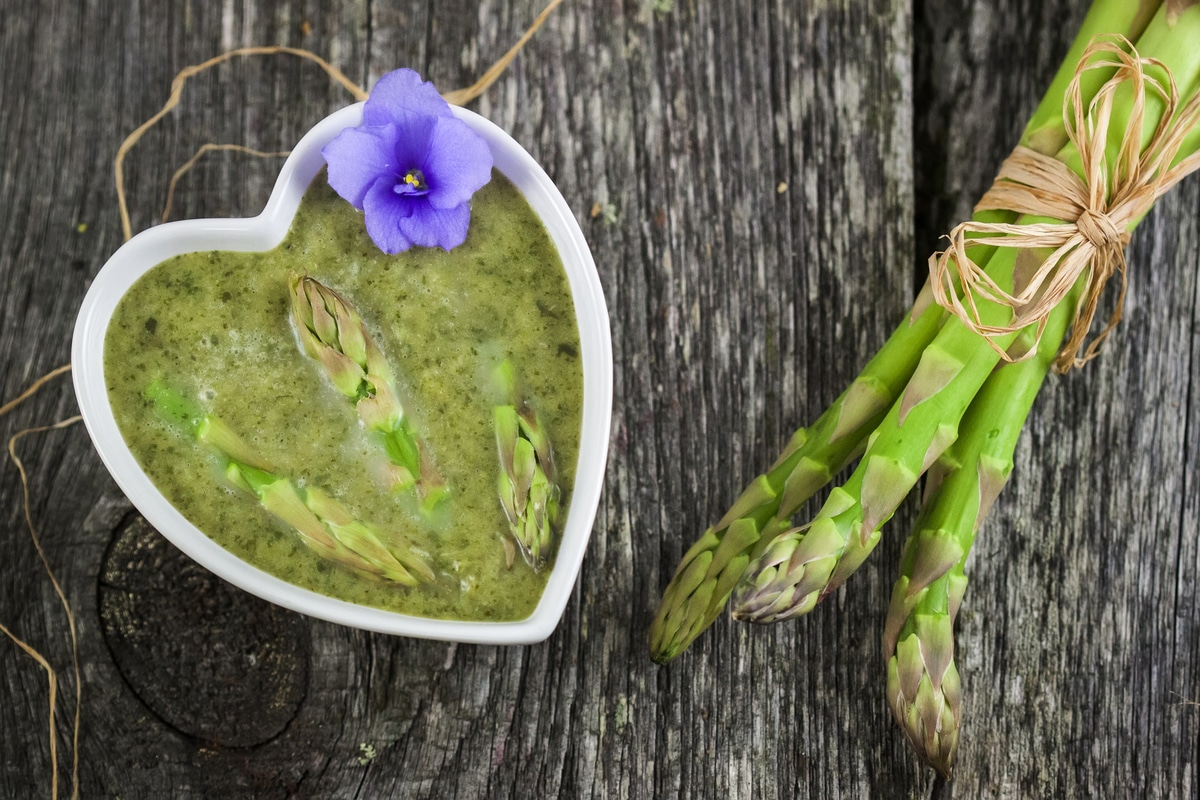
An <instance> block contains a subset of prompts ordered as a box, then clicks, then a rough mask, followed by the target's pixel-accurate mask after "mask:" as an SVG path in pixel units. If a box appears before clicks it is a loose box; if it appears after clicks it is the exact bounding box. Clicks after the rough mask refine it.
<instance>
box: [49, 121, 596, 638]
mask: <svg viewBox="0 0 1200 800" xmlns="http://www.w3.org/2000/svg"><path fill="white" fill-rule="evenodd" d="M454 113H455V115H456V116H458V118H459V119H461V120H463V121H464V122H466V123H467V124H468V125H470V126H471V127H472V128H473V129H474V130H475V131H476V132H477V133H478V134H479V135H480V136H482V137H483V138H484V139H485V140H486V141H487V143H488V146H489V147H490V148H491V151H492V156H493V158H494V159H495V165H496V168H497V169H499V170H500V171H501V172H502V173H504V175H505V176H506V177H508V179H509V180H511V181H512V182H513V184H515V185H516V187H517V188H518V189H520V190H521V191H522V192H523V193H524V195H525V197H526V199H527V200H528V201H529V203H530V205H531V206H532V207H533V210H534V211H535V212H537V214H538V215H539V216H540V217H541V219H542V222H543V224H544V225H545V226H546V230H547V231H548V232H549V233H550V237H551V238H552V239H553V240H554V244H555V246H556V247H557V248H558V252H559V255H560V256H561V257H562V261H563V265H564V266H565V268H566V273H567V279H568V282H569V284H570V289H571V296H572V298H573V299H574V303H575V316H576V319H577V320H578V325H579V340H580V345H581V351H582V353H581V354H582V358H583V396H584V405H583V430H582V435H581V438H580V444H579V463H578V465H577V467H576V472H575V485H574V487H573V488H572V491H571V497H570V505H569V506H568V513H567V517H566V521H565V523H564V525H563V532H562V541H561V545H560V547H559V549H558V555H557V559H556V561H555V564H554V569H553V571H552V572H551V573H550V576H549V580H548V582H547V584H546V590H545V593H544V594H543V595H542V598H541V601H540V602H539V603H538V605H537V608H536V609H535V610H534V612H533V614H532V615H531V616H529V617H528V618H526V619H524V620H521V621H519V622H459V621H453V620H439V619H428V618H424V617H414V616H409V615H406V614H398V613H395V612H391V611H384V610H381V609H377V608H369V607H365V606H359V605H355V604H353V603H347V602H344V601H341V600H335V599H333V598H330V597H326V596H324V595H321V594H317V593H316V592H312V591H309V590H307V589H302V588H300V587H298V586H295V585H293V584H291V583H287V582H286V581H283V580H280V579H279V578H276V577H274V576H273V575H270V574H268V573H266V572H263V571H262V570H260V569H258V568H256V567H253V566H251V565H249V564H247V563H246V562H245V561H242V560H241V559H239V558H238V557H237V556H235V555H233V554H232V553H230V552H229V551H227V550H225V549H224V548H222V547H221V546H220V545H218V544H216V543H215V542H214V541H213V540H212V539H209V538H208V537H207V536H205V535H204V534H203V533H202V532H201V531H200V530H199V529H198V528H196V527H195V526H194V525H192V523H190V522H188V520H187V519H185V518H184V516H183V515H182V514H180V513H179V512H178V511H177V510H176V509H175V507H174V506H172V505H171V504H170V503H169V502H168V501H167V499H166V498H165V497H163V495H162V494H161V493H160V492H159V491H158V489H157V488H155V486H154V484H153V483H152V482H151V481H150V479H149V478H148V477H146V474H145V473H144V472H142V469H141V467H140V466H139V465H138V463H137V460H136V459H135V458H134V457H133V454H132V453H131V452H130V451H129V448H128V447H127V446H126V444H125V441H124V439H122V438H121V433H120V431H119V430H118V428H117V423H116V420H115V419H114V417H113V412H112V408H111V407H110V405H109V402H108V392H107V390H106V388H105V380H104V336H105V332H106V330H107V328H108V324H109V321H110V319H111V318H112V314H113V311H114V310H115V309H116V307H117V303H118V302H119V301H120V300H121V298H122V297H123V296H124V295H125V292H126V291H128V289H129V288H130V287H131V286H132V285H133V283H134V282H135V281H137V279H138V278H140V277H141V276H142V275H143V274H144V273H145V272H146V271H147V270H149V269H151V268H152V267H154V266H155V265H157V264H160V263H161V262H163V261H165V260H166V259H168V258H170V257H172V256H175V255H179V254H181V253H190V252H196V251H201V250H243V251H264V250H270V249H272V248H274V247H275V246H276V245H278V244H279V243H280V242H281V241H282V240H283V238H284V236H285V235H286V234H287V231H288V228H289V227H290V225H291V222H292V218H293V216H295V213H296V209H297V207H298V206H299V204H300V199H301V197H302V196H303V194H304V191H305V189H306V188H307V187H308V185H309V183H310V182H311V181H312V179H313V177H314V176H316V174H317V173H318V172H319V171H320V170H321V168H322V167H324V165H325V161H324V159H323V158H322V156H321V148H322V147H324V146H325V144H326V143H327V142H329V141H330V140H331V139H333V138H334V137H335V136H336V135H337V134H338V133H339V132H340V131H341V130H342V129H343V128H348V127H353V126H355V125H358V124H360V123H361V122H362V104H361V103H359V104H357V105H353V106H349V107H347V108H344V109H342V110H341V111H338V112H336V113H334V114H332V115H330V116H328V117H326V118H325V119H324V120H322V121H321V122H320V123H318V124H317V125H316V126H315V127H314V128H313V129H312V130H310V131H309V132H308V133H307V134H306V135H305V136H304V138H303V139H301V140H300V143H299V144H298V145H297V146H296V149H295V150H294V151H293V152H292V154H291V156H290V157H289V158H288V160H287V162H286V163H285V164H284V165H283V169H282V171H281V172H280V174H279V180H278V181H277V182H276V183H275V188H274V190H273V191H272V192H271V198H270V200H268V202H267V206H266V208H265V209H264V210H263V212H262V213H261V214H259V215H258V216H257V217H253V218H251V219H202V220H187V221H183V222H170V223H167V224H165V225H159V226H157V227H154V228H151V229H149V230H147V231H144V232H142V233H140V234H138V235H137V236H135V237H133V238H132V239H131V240H129V241H128V242H126V243H125V245H124V246H122V247H121V249H119V250H118V251H117V252H116V253H114V254H113V256H112V258H110V259H109V260H108V263H106V264H105V265H104V268H103V269H101V270H100V273H99V274H98V275H97V276H96V280H95V281H94V282H93V283H92V286H91V288H90V289H89V290H88V293H87V296H86V297H85V298H84V301H83V306H82V308H81V309H80V311H79V318H78V319H77V320H76V323H75V337H74V341H73V343H72V347H71V360H72V364H73V374H74V381H75V393H76V396H77V398H78V400H79V407H80V411H81V413H82V414H83V420H84V422H85V423H86V425H87V429H88V433H89V434H90V435H91V437H92V442H93V443H94V444H95V446H96V449H97V450H98V451H99V453H100V458H101V459H103V461H104V464H105V466H106V467H108V470H109V472H111V473H112V476H113V478H115V479H116V481H117V484H118V485H119V486H120V487H121V490H122V491H123V492H125V494H126V495H127V496H128V497H129V499H130V500H131V501H132V502H133V504H134V505H135V506H137V508H138V510H139V511H141V513H142V514H143V515H144V516H145V517H146V519H147V520H148V521H149V522H150V524H152V525H153V526H154V527H155V528H157V529H158V530H159V532H161V533H162V534H163V535H164V536H166V537H167V539H169V540H170V541H171V542H172V543H173V544H174V545H175V546H176V547H178V548H179V549H180V550H182V551H183V552H184V553H186V554H187V555H188V556H190V557H191V558H193V559H195V560H196V561H197V562H199V563H200V564H202V565H203V566H204V567H206V568H207V569H209V570H211V571H212V572H214V573H216V574H217V575H220V576H221V577H222V578H224V579H226V580H228V581H229V582H230V583H233V584H235V585H236V586H239V587H241V588H242V589H245V590H246V591H248V592H251V593H252V594H255V595H258V596H259V597H262V598H264V599H266V600H269V601H271V602H272V603H277V604H278V605H281V606H284V607H286V608H290V609H293V610H295V611H299V612H301V613H304V614H309V615H311V616H314V617H319V618H321V619H325V620H329V621H331V622H337V623H340V624H342V625H349V626H352V627H355V628H364V629H366V630H373V631H379V632H382V633H390V634H399V635H404V636H416V637H421V638H427V639H442V640H446V641H459V642H479V643H485V644H526V643H531V642H538V641H541V640H542V639H545V638H546V637H547V636H549V635H550V633H551V632H552V631H553V630H554V628H555V626H556V625H557V624H558V621H559V619H560V618H561V617H562V613H563V609H564V608H565V607H566V604H567V600H568V598H569V597H570V595H571V590H572V588H573V587H574V585H575V579H576V577H577V576H578V574H579V567H580V564H581V563H582V561H583V555H584V551H585V550H586V549H587V544H588V539H589V538H590V537H591V532H592V523H593V520H594V519H595V515H596V507H597V505H598V504H599V502H600V490H601V487H602V485H603V482H604V467H605V463H606V460H607V455H608V436H609V427H610V422H611V417H612V340H611V335H610V333H609V326H608V310H607V308H606V306H605V303H604V293H603V290H602V289H601V287H600V279H599V276H598V275H597V274H596V266H595V263H594V262H593V261H592V255H591V252H590V251H589V249H588V246H587V242H586V241H585V240H584V237H583V232H582V231H581V230H580V229H579V224H578V223H577V222H576V220H575V217H574V215H573V214H572V213H571V210H570V208H568V206H567V203H566V201H565V200H563V197H562V195H561V194H560V193H559V191H558V189H557V188H556V187H555V186H554V184H553V182H551V180H550V178H549V177H548V176H547V175H546V173H545V172H544V171H543V170H542V168H541V167H540V166H538V164H537V162H536V161H534V160H533V158H532V157H531V156H530V155H529V154H528V153H527V152H525V150H523V149H522V148H521V146H520V145H519V144H517V143H516V141H514V140H513V139H512V137H510V136H509V135H508V134H507V133H505V132H504V131H502V130H501V129H500V128H498V127H497V126H495V125H493V124H492V123H491V122H489V121H487V120H486V119H484V118H483V117H480V116H479V115H478V114H475V113H473V112H471V111H467V110H465V109H461V108H455V109H454Z"/></svg>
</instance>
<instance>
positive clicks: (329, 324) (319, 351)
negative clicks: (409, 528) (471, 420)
mask: <svg viewBox="0 0 1200 800" xmlns="http://www.w3.org/2000/svg"><path fill="white" fill-rule="evenodd" d="M288 288H289V289H290V295H291V302H292V319H293V321H294V322H295V325H296V331H297V333H298V334H299V337H300V342H301V344H302V345H303V346H304V351H305V352H306V353H308V355H309V356H311V357H312V358H313V359H315V360H316V361H317V362H319V363H320V364H321V366H322V367H323V368H324V369H325V373H326V374H327V375H328V376H329V379H330V381H331V382H332V383H333V385H334V387H335V388H336V389H337V390H338V392H340V393H341V394H342V395H344V396H345V397H347V398H349V399H350V400H351V401H353V402H354V405H355V408H356V409H357V411H358V415H359V418H360V419H361V420H362V422H363V424H364V425H365V426H366V427H367V429H368V430H372V431H376V432H378V433H379V434H380V435H381V436H382V438H383V445H384V449H385V451H386V452H387V455H388V458H389V460H390V461H391V464H392V471H391V477H392V481H393V485H394V487H395V488H397V489H400V490H408V489H413V488H416V489H417V490H418V492H419V493H420V494H421V496H422V498H423V500H424V505H425V507H426V508H427V509H431V508H432V507H434V506H436V505H437V503H439V502H440V501H441V500H442V499H444V498H445V497H446V496H447V495H448V491H449V490H448V489H447V487H446V486H445V484H444V482H443V481H442V480H441V478H440V476H438V475H437V474H436V473H435V472H434V470H433V469H432V466H431V465H430V464H428V462H427V459H426V458H425V454H424V448H423V447H422V446H421V443H420V442H419V441H418V439H417V436H416V434H415V432H414V431H413V429H412V426H411V424H410V423H409V420H408V417H407V416H405V413H404V407H403V406H402V405H401V404H400V399H399V397H398V396H397V394H396V388H395V377H394V375H393V373H392V369H391V367H390V366H389V365H388V363H387V359H385V358H384V357H383V353H382V352H380V350H379V347H378V346H377V345H376V344H375V341H374V340H373V339H372V338H371V334H370V333H369V332H368V331H367V328H366V324H365V323H364V322H363V319H362V317H361V316H359V314H358V312H357V311H356V310H355V309H354V307H353V306H352V305H351V304H350V302H349V301H348V300H346V298H344V297H342V296H341V295H340V294H338V293H337V292H335V291H333V290H332V289H330V288H329V287H327V286H324V285H323V284H321V283H320V282H319V281H317V280H315V279H313V278H310V277H308V276H307V275H297V274H292V275H291V276H290V278H289V280H288Z"/></svg>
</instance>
